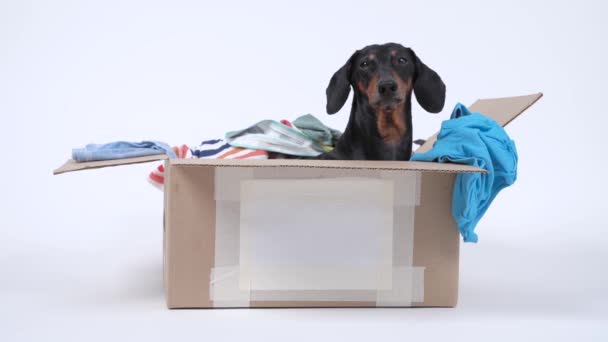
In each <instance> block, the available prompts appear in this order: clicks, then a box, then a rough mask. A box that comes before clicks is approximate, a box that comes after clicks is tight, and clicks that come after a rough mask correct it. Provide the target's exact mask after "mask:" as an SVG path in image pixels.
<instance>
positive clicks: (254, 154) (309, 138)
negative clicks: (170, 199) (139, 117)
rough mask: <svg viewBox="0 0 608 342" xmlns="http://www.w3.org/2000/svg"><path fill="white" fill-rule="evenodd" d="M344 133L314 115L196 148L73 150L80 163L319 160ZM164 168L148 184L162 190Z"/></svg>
mask: <svg viewBox="0 0 608 342" xmlns="http://www.w3.org/2000/svg"><path fill="white" fill-rule="evenodd" d="M341 134H342V133H341V132H340V131H338V130H335V129H333V128H330V127H328V126H326V125H324V124H323V123H322V122H321V121H320V120H319V119H317V118H316V117H315V116H313V115H311V114H306V115H303V116H300V117H298V118H297V119H296V120H294V121H293V122H291V121H289V120H281V121H274V120H263V121H260V122H258V123H256V124H254V125H252V126H250V127H247V128H245V129H241V130H238V131H233V132H228V133H226V135H225V136H224V138H219V139H211V140H206V141H203V142H202V143H200V144H199V145H196V146H188V145H180V146H174V147H170V146H169V145H167V144H166V143H164V142H160V141H142V142H127V141H118V142H112V143H108V144H89V145H86V146H85V147H84V148H77V149H73V150H72V159H73V160H74V161H77V162H83V161H93V160H108V159H122V158H133V157H141V156H147V155H156V154H167V155H168V156H169V158H205V159H275V158H293V157H316V156H318V155H320V154H322V153H324V152H329V151H331V150H333V148H334V146H335V144H336V142H337V141H338V138H339V137H340V135H341ZM164 172H165V170H164V165H162V164H161V165H158V166H157V167H156V168H154V170H153V171H152V172H150V174H149V175H148V181H149V182H150V183H151V184H152V185H154V186H156V187H157V188H159V189H160V190H162V189H163V184H164V181H165V179H164Z"/></svg>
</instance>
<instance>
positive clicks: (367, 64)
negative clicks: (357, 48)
mask: <svg viewBox="0 0 608 342" xmlns="http://www.w3.org/2000/svg"><path fill="white" fill-rule="evenodd" d="M359 66H360V67H361V68H362V69H365V68H367V67H368V66H369V63H368V62H367V61H363V62H361V64H359Z"/></svg>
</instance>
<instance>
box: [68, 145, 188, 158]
mask: <svg viewBox="0 0 608 342" xmlns="http://www.w3.org/2000/svg"><path fill="white" fill-rule="evenodd" d="M155 154H167V155H168V156H169V158H177V156H176V155H175V152H173V149H172V148H171V146H169V145H167V144H166V143H164V142H161V141H142V142H129V141H115V142H111V143H107V144H88V145H86V146H85V147H84V148H74V149H72V159H73V160H74V161H77V162H86V161H93V160H109V159H122V158H134V157H143V156H150V155H155Z"/></svg>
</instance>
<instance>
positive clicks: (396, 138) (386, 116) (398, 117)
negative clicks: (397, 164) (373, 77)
mask: <svg viewBox="0 0 608 342" xmlns="http://www.w3.org/2000/svg"><path fill="white" fill-rule="evenodd" d="M393 79H395V80H396V81H397V85H398V89H397V91H398V92H399V93H401V94H403V95H404V98H403V101H401V102H400V103H399V104H398V105H397V106H395V108H394V109H393V111H392V112H385V111H383V110H382V107H380V108H378V109H376V117H377V119H376V120H377V121H376V125H377V127H378V133H380V136H381V137H382V139H383V140H384V141H385V142H386V143H389V144H397V143H399V142H400V141H401V138H402V137H403V135H404V134H405V131H406V130H407V129H408V127H406V123H405V113H404V107H405V101H406V100H407V98H408V97H409V94H410V93H411V91H412V79H411V78H410V79H408V80H407V82H404V81H403V80H402V79H401V77H399V76H398V75H394V74H393Z"/></svg>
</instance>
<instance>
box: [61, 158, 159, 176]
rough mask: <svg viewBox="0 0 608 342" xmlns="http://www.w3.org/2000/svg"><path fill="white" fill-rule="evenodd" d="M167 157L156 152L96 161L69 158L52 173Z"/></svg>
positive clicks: (151, 160)
mask: <svg viewBox="0 0 608 342" xmlns="http://www.w3.org/2000/svg"><path fill="white" fill-rule="evenodd" d="M167 158H168V157H167V155H165V154H156V155H152V156H144V157H136V158H124V159H112V160H98V161H90V162H75V161H73V160H72V159H70V160H68V161H66V162H65V163H64V164H63V165H61V166H60V167H59V168H58V169H56V170H54V171H53V174H55V175H58V174H61V173H65V172H72V171H80V170H89V169H99V168H102V167H108V166H119V165H129V164H139V163H148V162H153V161H158V160H165V159H167Z"/></svg>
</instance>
